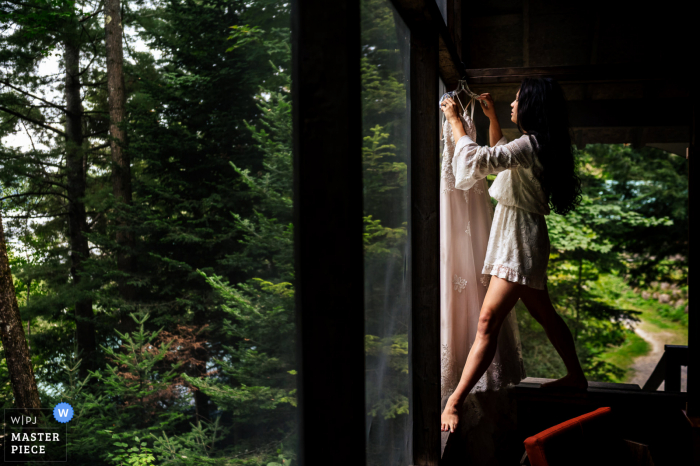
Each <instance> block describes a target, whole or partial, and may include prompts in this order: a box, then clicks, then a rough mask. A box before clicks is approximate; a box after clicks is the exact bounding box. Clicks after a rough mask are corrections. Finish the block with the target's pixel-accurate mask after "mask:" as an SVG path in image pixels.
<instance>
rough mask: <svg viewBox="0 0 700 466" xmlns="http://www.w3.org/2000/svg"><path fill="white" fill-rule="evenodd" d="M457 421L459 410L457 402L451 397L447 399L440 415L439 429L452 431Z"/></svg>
mask: <svg viewBox="0 0 700 466" xmlns="http://www.w3.org/2000/svg"><path fill="white" fill-rule="evenodd" d="M458 423H459V410H458V409H457V404H456V403H454V402H453V401H452V398H450V399H449V400H447V405H445V410H444V411H443V412H442V416H441V417H440V424H441V425H440V430H441V431H442V432H454V431H455V429H456V428H457V424H458Z"/></svg>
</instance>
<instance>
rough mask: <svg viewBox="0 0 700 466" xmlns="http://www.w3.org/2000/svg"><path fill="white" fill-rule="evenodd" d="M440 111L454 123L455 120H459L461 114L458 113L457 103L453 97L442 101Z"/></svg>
mask: <svg viewBox="0 0 700 466" xmlns="http://www.w3.org/2000/svg"><path fill="white" fill-rule="evenodd" d="M440 110H442V113H444V114H445V118H446V119H447V121H452V120H453V119H455V118H456V119H457V120H459V114H458V113H457V103H456V102H455V101H454V99H453V98H452V97H448V98H446V99H445V100H443V101H442V103H441V104H440Z"/></svg>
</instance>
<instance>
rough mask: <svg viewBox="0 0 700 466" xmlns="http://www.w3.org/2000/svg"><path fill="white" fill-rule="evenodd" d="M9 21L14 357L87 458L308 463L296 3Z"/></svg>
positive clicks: (0, 43) (44, 15)
mask: <svg viewBox="0 0 700 466" xmlns="http://www.w3.org/2000/svg"><path fill="white" fill-rule="evenodd" d="M102 8H105V10H106V11H105V12H104V14H103V11H102ZM122 13H123V17H120V15H121V14H122ZM2 17H3V31H2V33H0V49H2V51H3V60H2V64H1V65H0V73H1V74H2V75H3V79H4V80H5V82H4V83H3V84H5V85H4V86H3V88H2V90H1V91H0V99H1V100H2V102H3V104H2V110H0V167H1V168H2V170H0V189H1V190H2V193H1V194H0V197H2V198H3V199H4V202H3V203H2V216H3V226H4V228H5V230H4V231H5V236H6V239H7V252H8V256H9V262H10V267H11V270H12V273H13V278H14V285H15V286H14V289H12V287H8V288H10V289H3V290H0V291H2V294H3V298H6V297H8V296H11V295H14V296H16V298H17V301H18V307H19V311H20V313H21V317H22V321H23V322H22V325H21V326H14V327H13V329H14V330H13V331H17V332H19V334H20V336H21V337H22V338H24V337H25V335H26V339H27V341H28V343H29V347H30V357H31V367H33V371H34V373H33V374H31V373H29V374H27V373H28V372H29V371H28V370H27V369H26V368H28V367H29V364H26V362H27V355H26V352H25V353H24V354H23V356H24V359H23V361H22V362H24V363H25V364H24V365H21V366H17V365H13V364H10V370H12V369H13V368H16V367H20V368H21V369H23V370H24V371H25V373H23V374H22V375H26V376H27V379H26V380H29V379H31V376H32V375H33V376H34V379H35V380H36V381H37V385H38V391H39V392H40V393H41V402H42V407H43V408H49V409H50V410H51V409H52V408H53V407H54V406H55V405H56V404H57V403H58V402H59V401H63V402H68V403H70V404H71V405H72V406H73V408H74V412H75V416H74V418H73V419H72V420H71V421H70V423H68V424H67V431H68V448H67V450H68V455H69V458H70V460H69V464H76V465H78V464H108V463H109V464H111V463H114V464H127V463H128V464H131V463H139V464H141V463H143V464H146V462H148V464H151V463H154V464H166V463H167V464H182V465H195V464H234V463H235V464H271V463H284V464H289V460H294V462H293V463H292V464H294V463H296V458H295V454H296V452H295V448H296V435H297V432H296V420H295V418H296V392H295V387H296V376H295V368H296V362H295V360H294V357H295V352H294V351H293V348H294V339H295V328H294V298H293V296H294V290H293V287H292V285H291V283H292V281H293V279H294V276H293V265H294V264H293V253H292V225H291V222H292V163H291V162H292V160H291V158H292V155H291V146H292V141H291V139H292V133H291V95H290V82H291V40H290V38H291V36H290V4H289V2H283V1H279V2H276V1H269V0H246V1H239V0H225V1H224V0H197V1H194V2H182V1H178V0H150V1H146V2H137V1H132V2H129V1H126V0H121V8H120V2H119V1H115V0H106V1H96V0H95V1H93V0H76V1H68V0H56V1H50V2H41V6H40V8H38V9H37V8H36V5H35V4H34V3H32V2H13V3H12V4H5V3H3V6H2ZM5 23H7V24H5ZM5 26H6V27H5ZM122 27H123V33H124V36H123V40H122V32H121V28H122ZM105 31H106V32H107V38H105ZM122 50H123V53H122ZM122 60H123V66H117V65H119V63H120V62H121V61H122ZM108 83H109V85H108ZM110 120H111V123H112V125H110ZM0 258H1V255H0ZM3 270H4V268H3ZM14 296H13V298H14ZM132 316H134V317H135V319H133V318H132ZM21 329H25V332H24V334H22V333H21ZM127 334H128V335H127ZM16 341H19V342H22V340H21V339H18V340H16ZM3 343H4V345H3V346H4V347H3V358H5V360H4V361H2V364H1V365H0V387H2V388H1V389H0V392H1V395H2V399H3V400H4V403H5V405H4V407H6V408H10V407H13V402H12V400H13V391H12V385H11V382H12V381H15V382H16V380H17V379H16V378H14V379H11V378H10V376H9V374H8V370H7V365H6V361H10V362H12V361H13V358H16V356H17V355H16V354H14V353H13V351H15V348H16V347H15V346H13V345H8V344H7V341H4V342H3ZM17 346H19V344H18V345H17ZM25 348H26V347H25ZM15 362H16V361H15ZM79 362H80V364H78V363H79ZM91 373H92V374H93V375H92V376H91V375H90V374H91ZM97 373H99V374H100V375H99V376H98V375H94V374H97ZM85 380H88V383H87V384H85V385H84V386H83V385H82V384H83V382H84V381H85ZM14 388H17V387H14ZM20 388H22V389H24V387H20ZM34 392H36V390H34ZM37 399H38V397H37ZM8 450H9V448H8ZM149 452H151V453H152V454H153V455H155V459H154V460H153V461H151V460H147V458H148V456H149V454H150V453H149ZM32 460H36V461H39V460H40V459H39V458H36V457H33V458H32Z"/></svg>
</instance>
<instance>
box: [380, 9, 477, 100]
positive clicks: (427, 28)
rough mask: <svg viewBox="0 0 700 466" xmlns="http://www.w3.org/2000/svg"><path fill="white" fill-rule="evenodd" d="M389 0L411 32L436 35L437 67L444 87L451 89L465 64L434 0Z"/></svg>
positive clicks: (463, 70)
mask: <svg viewBox="0 0 700 466" xmlns="http://www.w3.org/2000/svg"><path fill="white" fill-rule="evenodd" d="M391 2H392V3H393V5H394V8H396V11H398V12H399V15H401V18H402V19H403V20H404V22H405V23H406V24H407V25H408V27H409V29H410V30H411V33H414V32H418V31H420V32H421V33H430V34H434V35H436V36H437V39H438V43H437V47H438V50H439V60H438V63H437V67H438V68H439V71H440V76H441V77H442V80H443V82H444V83H445V85H446V87H447V88H448V89H453V88H454V87H455V86H456V85H457V81H458V80H459V79H460V78H461V77H462V76H464V73H465V66H464V63H462V59H461V58H460V55H459V53H458V52H457V47H456V46H455V43H454V41H453V40H452V36H451V35H450V31H449V30H448V28H447V25H445V21H444V20H443V18H442V14H441V13H440V8H438V6H437V3H436V2H435V0H391Z"/></svg>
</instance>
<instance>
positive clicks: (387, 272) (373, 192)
mask: <svg viewBox="0 0 700 466" xmlns="http://www.w3.org/2000/svg"><path fill="white" fill-rule="evenodd" d="M361 15H362V102H363V128H362V130H363V153H362V158H363V168H364V175H363V181H364V215H365V219H364V224H365V229H364V241H365V242H364V244H365V322H366V323H365V332H366V336H365V338H366V340H365V342H366V402H367V423H366V429H367V462H368V464H369V465H377V466H379V465H381V466H391V465H402V466H403V465H408V464H411V451H410V443H411V435H412V432H411V424H410V419H411V418H410V415H409V404H408V401H409V398H408V397H409V386H410V379H409V364H410V362H409V359H408V333H409V332H408V329H409V325H410V318H411V314H410V303H411V294H410V266H411V264H410V241H409V236H408V235H409V231H410V230H409V225H410V214H409V200H410V196H409V192H410V191H409V189H410V186H409V181H408V180H409V177H408V174H409V170H410V166H409V163H410V162H409V161H410V115H409V101H408V96H409V76H410V74H409V68H408V67H409V31H408V28H407V27H406V25H405V24H404V23H403V21H402V20H401V18H400V17H399V16H398V14H397V13H396V11H395V10H394V9H393V7H392V6H391V4H390V2H388V1H385V0H369V1H365V2H363V3H362V10H361Z"/></svg>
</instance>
